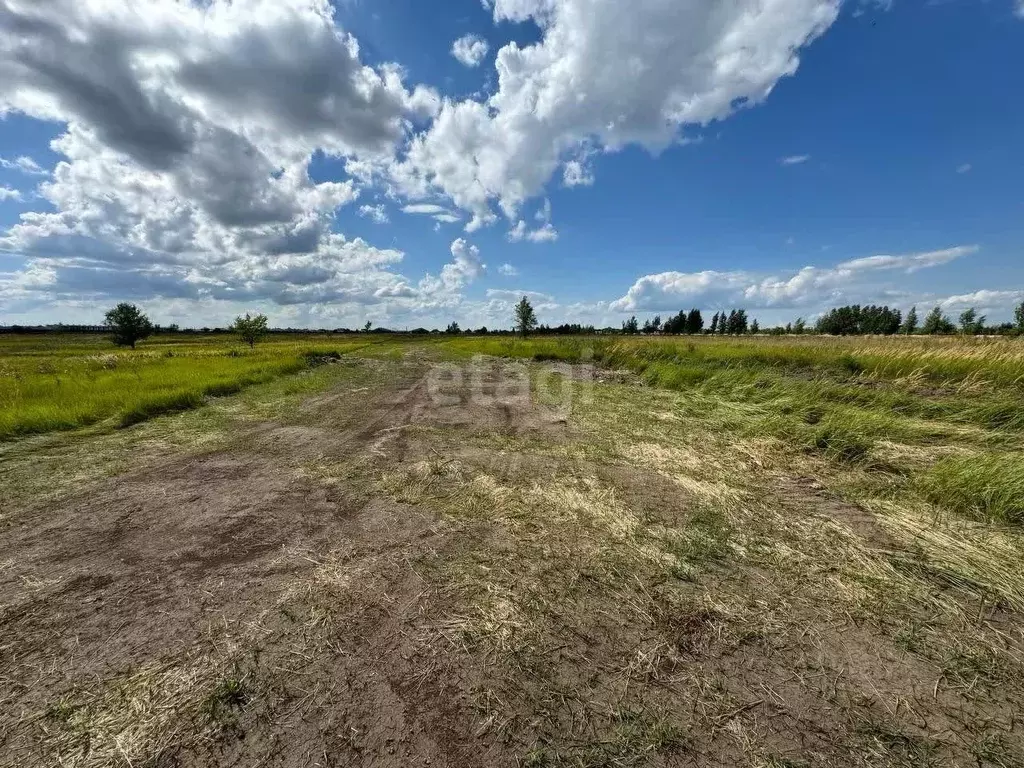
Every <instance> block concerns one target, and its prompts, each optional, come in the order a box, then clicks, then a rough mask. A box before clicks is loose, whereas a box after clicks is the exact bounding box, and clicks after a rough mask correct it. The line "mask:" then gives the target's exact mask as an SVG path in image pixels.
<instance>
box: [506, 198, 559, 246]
mask: <svg viewBox="0 0 1024 768" xmlns="http://www.w3.org/2000/svg"><path fill="white" fill-rule="evenodd" d="M534 219H536V220H537V221H538V222H540V226H538V227H537V228H536V229H530V228H529V226H527V224H526V222H525V221H523V220H522V219H520V220H519V221H517V222H516V224H515V226H514V227H512V229H511V230H509V232H508V239H509V242H513V243H518V242H520V241H522V240H529V241H530V242H531V243H553V242H554V241H556V240H557V239H558V230H556V229H555V228H554V227H553V226H552V225H551V201H550V200H548V199H547V198H544V204H543V205H542V206H541V207H540V208H539V209H538V210H537V212H536V213H535V214H534Z"/></svg>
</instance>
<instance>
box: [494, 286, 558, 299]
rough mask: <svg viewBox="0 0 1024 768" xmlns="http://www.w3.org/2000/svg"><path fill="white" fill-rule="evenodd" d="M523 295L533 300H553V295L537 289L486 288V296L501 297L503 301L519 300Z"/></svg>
mask: <svg viewBox="0 0 1024 768" xmlns="http://www.w3.org/2000/svg"><path fill="white" fill-rule="evenodd" d="M523 296H526V297H527V298H528V299H533V300H534V301H548V302H550V301H554V300H555V297H554V296H551V295H550V294H547V293H540V292H539V291H512V290H505V289H504V288H488V289H487V298H489V299H502V300H504V301H519V300H520V299H521V298H522V297H523Z"/></svg>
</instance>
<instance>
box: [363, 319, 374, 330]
mask: <svg viewBox="0 0 1024 768" xmlns="http://www.w3.org/2000/svg"><path fill="white" fill-rule="evenodd" d="M371 328H373V323H371V322H370V321H369V320H367V321H366V324H365V325H363V333H369V332H370V329H371Z"/></svg>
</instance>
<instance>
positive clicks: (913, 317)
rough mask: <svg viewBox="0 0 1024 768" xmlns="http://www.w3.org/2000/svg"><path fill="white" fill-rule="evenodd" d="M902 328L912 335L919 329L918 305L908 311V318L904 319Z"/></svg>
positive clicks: (908, 334) (904, 331)
mask: <svg viewBox="0 0 1024 768" xmlns="http://www.w3.org/2000/svg"><path fill="white" fill-rule="evenodd" d="M900 330H901V331H902V332H903V333H905V334H906V335H907V336H912V335H913V334H914V331H916V330H917V307H911V308H910V311H909V312H907V318H906V319H905V320H904V321H903V327H902V328H901V329H900Z"/></svg>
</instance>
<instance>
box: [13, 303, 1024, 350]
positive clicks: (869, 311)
mask: <svg viewBox="0 0 1024 768" xmlns="http://www.w3.org/2000/svg"><path fill="white" fill-rule="evenodd" d="M513 322H514V327H513V329H512V330H511V331H510V330H506V329H502V330H488V328H487V327H486V326H485V327H481V328H477V329H475V330H473V329H466V330H465V331H463V330H462V329H461V328H460V327H459V324H458V323H457V322H452V323H450V324H449V325H448V327H447V328H446V329H445V333H448V334H461V333H469V334H474V335H485V334H509V333H519V334H521V335H523V336H527V335H528V334H530V333H536V334H539V335H559V336H571V335H592V334H609V333H612V334H614V333H622V334H625V335H638V334H646V335H653V334H662V335H698V334H700V335H722V336H725V335H732V336H737V335H744V334H759V333H766V334H769V335H785V334H795V335H801V334H804V333H808V332H811V333H816V334H823V335H830V336H859V335H882V336H892V335H896V334H904V335H913V334H921V335H930V336H934V335H943V334H953V333H959V334H963V335H971V336H973V335H979V334H985V335H1018V336H1024V302H1021V303H1020V304H1019V305H1018V306H1016V307H1015V308H1014V312H1013V322H1008V323H1002V324H1000V325H997V326H991V325H987V324H986V322H987V318H986V317H985V316H984V315H980V314H978V312H977V310H976V309H975V308H974V307H970V308H968V309H965V310H964V311H963V312H961V313H960V315H959V317H958V318H957V322H956V323H954V322H953V320H952V319H950V318H949V317H948V316H947V315H945V314H944V313H943V311H942V307H941V305H936V306H935V307H933V308H932V309H931V311H929V313H928V314H927V315H926V316H925V318H924V320H923V321H921V320H920V319H919V317H918V314H917V307H916V306H915V307H911V308H910V310H909V311H908V312H907V314H906V315H905V316H904V315H903V313H902V312H901V311H900V310H898V309H893V308H891V307H888V306H876V305H874V304H869V305H866V306H862V305H860V304H849V305H846V306H843V307H834V308H833V309H830V310H828V311H827V312H825V313H824V314H822V315H821V317H819V318H818V320H817V321H816V322H815V323H814V326H813V328H811V329H810V330H809V327H808V325H807V322H806V321H805V320H804V319H803V318H797V319H796V321H795V322H793V323H787V324H786V325H785V326H781V325H780V326H775V327H773V328H764V329H763V328H761V327H760V325H759V324H758V321H757V320H756V319H754V320H750V319H748V316H747V311H746V310H745V309H731V310H729V311H728V312H726V311H724V310H722V311H719V312H715V314H714V315H713V316H712V318H711V322H710V323H709V324H705V321H704V316H703V314H702V313H701V310H699V309H697V308H696V307H695V308H693V309H690V310H689V311H686V310H680V311H679V312H678V313H677V314H675V315H671V316H669V317H667V318H666V319H664V320H662V317H661V315H655V316H654V317H652V318H649V319H647V320H644V321H643V323H642V324H641V322H640V321H639V320H638V319H637V317H636V316H635V315H634V316H632V317H630V318H629V319H628V320H625V321H623V323H622V328H621V329H615V328H600V329H599V328H595V327H594V326H593V325H582V324H579V323H563V324H561V325H553V326H550V325H546V324H538V322H537V315H536V312H535V311H534V309H533V306H532V304H531V303H530V301H529V299H528V298H527V297H526V296H523V298H522V299H521V300H520V301H519V303H518V304H516V306H515V310H514V315H513ZM54 330H56V331H64V332H74V331H81V332H86V331H88V332H96V331H97V330H104V331H108V332H110V333H111V340H112V341H113V342H114V343H115V344H118V345H120V346H126V347H131V348H132V349H134V348H135V345H136V343H138V342H139V341H142V340H143V339H146V338H148V337H150V336H152V335H154V334H156V333H161V332H164V333H196V332H197V331H195V330H192V329H184V330H179V328H178V326H177V325H171V326H166V327H164V328H161V327H160V326H158V325H155V324H153V323H152V322H150V320H149V318H148V317H147V316H146V315H145V314H144V313H143V312H142V310H140V309H139V308H138V307H137V306H135V305H134V304H129V303H127V302H122V303H121V304H118V305H117V306H116V307H114V308H113V309H111V310H110V311H108V312H107V313H106V315H105V316H104V324H103V325H102V326H63V325H62V326H46V327H45V328H39V327H34V328H25V327H22V326H7V327H5V328H0V331H8V332H49V331H54ZM223 330H226V331H229V332H232V333H235V334H236V335H237V336H238V337H239V338H240V339H241V340H242V341H244V342H245V343H247V344H248V345H249V346H250V347H255V346H256V343H257V342H258V341H260V340H261V339H262V338H264V337H265V336H267V335H268V334H270V333H287V332H299V330H298V329H287V330H283V329H271V328H269V326H268V322H267V316H266V315H264V314H259V313H257V314H255V315H252V314H249V313H246V314H245V315H240V316H239V317H236V318H235V320H234V322H233V323H232V324H231V326H230V327H228V328H227V329H209V328H203V329H202V332H222V331H223ZM361 331H362V332H363V333H369V332H371V331H372V332H374V333H397V331H393V330H391V329H388V328H373V325H372V323H370V322H367V323H366V324H365V325H364V326H363V328H362V329H361ZM302 332H304V333H311V332H320V333H329V332H332V331H326V330H320V331H308V330H306V331H302ZM356 332H357V331H350V330H349V329H347V328H338V329H334V331H333V333H356ZM438 332H439V331H436V330H433V331H432V330H428V329H426V328H415V329H413V330H412V331H405V333H410V334H429V333H438Z"/></svg>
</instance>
